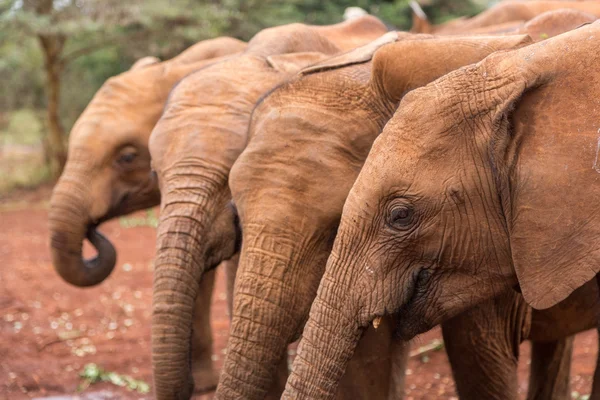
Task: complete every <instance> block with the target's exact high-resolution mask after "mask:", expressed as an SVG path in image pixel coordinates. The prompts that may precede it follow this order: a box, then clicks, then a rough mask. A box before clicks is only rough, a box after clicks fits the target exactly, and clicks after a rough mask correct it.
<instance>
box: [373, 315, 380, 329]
mask: <svg viewBox="0 0 600 400" xmlns="http://www.w3.org/2000/svg"><path fill="white" fill-rule="evenodd" d="M379 324H381V317H376V318H375V319H374V320H373V328H375V329H377V328H379Z"/></svg>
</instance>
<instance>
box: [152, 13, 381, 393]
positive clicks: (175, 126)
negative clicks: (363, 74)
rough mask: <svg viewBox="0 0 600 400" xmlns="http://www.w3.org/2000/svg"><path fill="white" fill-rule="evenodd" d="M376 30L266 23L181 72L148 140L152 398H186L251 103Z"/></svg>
mask: <svg viewBox="0 0 600 400" xmlns="http://www.w3.org/2000/svg"><path fill="white" fill-rule="evenodd" d="M384 32H385V26H384V25H383V24H381V22H379V21H378V20H376V19H375V18H373V17H364V18H361V19H358V20H353V21H351V22H348V23H345V24H340V25H333V26H329V27H310V26H306V25H302V24H292V25H285V26H280V27H276V28H271V29H266V30H264V31H262V32H260V33H259V34H257V35H256V36H255V37H254V38H253V39H252V40H251V42H250V43H249V45H248V49H247V50H246V51H245V52H244V53H242V54H240V55H239V56H236V57H234V58H231V59H229V60H226V61H223V62H220V63H218V64H215V65H213V66H210V67H207V68H205V69H202V70H200V71H198V72H196V73H194V74H192V75H190V76H188V77H186V78H185V79H184V80H183V81H182V82H181V83H180V84H179V85H178V86H177V87H176V88H175V90H174V91H173V92H172V94H171V96H170V99H169V102H168V103H167V106H166V108H165V112H164V114H163V115H162V117H161V119H160V121H159V122H158V124H157V125H156V128H155V129H154V131H153V133H152V136H151V139H150V152H151V154H152V163H153V168H154V169H155V171H156V173H157V175H158V180H159V185H160V188H161V193H162V198H161V216H160V222H159V227H158V232H157V255H156V260H155V280H154V305H153V319H152V323H153V327H152V353H153V368H154V381H155V390H156V396H157V398H158V399H173V398H176V399H187V398H189V397H190V394H191V392H192V381H191V379H190V376H189V347H190V342H189V337H190V335H191V332H192V324H191V322H192V316H193V315H194V313H195V310H194V301H193V299H194V298H195V297H196V296H197V295H198V290H199V288H198V282H199V281H200V279H201V278H202V276H203V274H204V273H205V272H206V271H209V270H210V269H212V268H214V267H215V266H216V265H217V264H219V263H220V262H221V261H223V260H226V259H228V258H230V257H232V256H233V255H234V254H235V253H236V252H237V250H238V248H239V241H240V240H241V234H240V232H239V231H238V225H237V215H236V213H235V211H234V208H233V207H232V206H231V204H230V201H231V194H230V191H229V187H228V185H227V182H228V177H229V170H230V168H231V166H232V165H233V163H234V161H235V160H236V158H237V157H238V155H239V154H240V152H241V151H242V150H243V148H244V147H245V146H246V142H247V136H246V135H247V129H248V121H249V118H250V114H251V111H252V108H253V106H254V104H255V103H256V101H258V99H259V98H260V97H261V96H262V95H263V94H264V93H265V92H267V91H268V90H270V89H271V88H272V87H274V86H275V85H277V84H278V83H280V82H282V81H283V80H285V79H287V78H288V77H290V76H291V75H292V74H293V73H295V72H296V71H298V70H299V69H300V68H302V67H304V66H306V65H309V64H312V63H314V62H316V61H319V60H321V59H322V58H324V57H326V56H328V55H332V54H335V53H338V52H340V51H342V50H347V49H348V48H349V47H350V46H354V45H355V43H366V42H368V41H370V40H373V39H374V38H376V37H378V36H380V35H381V34H383V33H384ZM286 369H287V368H286V366H285V365H283V369H282V370H283V371H284V372H285V373H287V371H285V370H286ZM236 387H237V384H236ZM278 390H279V393H280V392H281V391H282V390H283V387H280V388H279V389H278ZM217 396H219V394H218V393H217Z"/></svg>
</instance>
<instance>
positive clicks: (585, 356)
mask: <svg viewBox="0 0 600 400" xmlns="http://www.w3.org/2000/svg"><path fill="white" fill-rule="evenodd" d="M121 225H122V224H120V223H119V221H113V222H110V223H107V224H105V225H104V226H103V227H102V229H101V230H102V231H103V232H104V233H106V234H107V235H108V236H109V237H110V238H111V239H112V240H113V243H114V244H115V245H116V247H117V251H118V254H119V256H118V262H117V267H116V268H115V271H114V272H113V274H112V276H111V277H110V278H109V279H107V280H106V282H104V283H103V284H101V285H100V286H99V287H96V288H91V289H78V288H74V287H71V286H69V285H67V284H66V283H64V282H63V281H62V280H61V279H60V278H59V277H58V276H57V275H56V273H55V272H54V270H53V269H52V265H51V260H50V254H49V251H48V234H47V211H46V210H45V208H44V206H33V207H31V206H28V207H27V208H23V206H16V207H3V210H0V399H5V398H6V399H11V400H12V399H22V398H25V399H26V398H37V397H45V396H51V395H71V394H77V388H78V385H79V384H80V383H81V380H80V378H79V377H78V372H79V371H80V370H81V369H82V368H83V366H84V365H85V364H87V363H96V364H98V365H100V366H101V367H103V368H105V369H106V370H110V371H115V372H117V373H119V374H125V375H130V376H132V377H134V378H135V379H141V380H144V381H146V382H148V383H150V382H151V381H152V376H151V362H150V314H151V309H150V304H151V299H152V256H153V253H154V234H155V231H154V229H153V228H151V227H135V228H124V227H123V226H121ZM86 251H87V252H88V253H90V249H89V248H88V249H86ZM212 323H213V330H214V332H215V349H214V356H213V357H214V359H215V360H216V362H217V365H218V366H219V367H220V365H221V364H222V362H223V349H224V347H225V344H226V341H227V335H228V316H227V315H226V303H225V286H224V279H223V274H222V272H221V271H219V273H218V283H217V290H216V292H215V295H214V298H213V312H212ZM436 338H440V333H439V330H437V329H436V330H434V331H432V332H429V333H427V334H426V335H423V336H422V337H420V338H418V339H417V340H418V342H417V344H416V345H414V347H413V348H417V347H418V346H423V345H427V344H429V343H430V342H431V341H432V340H433V339H436ZM291 353H292V355H293V351H292V352H291ZM522 354H523V357H522V361H521V364H520V382H521V383H520V391H521V393H522V395H521V397H522V398H524V394H525V392H526V390H527V368H528V365H527V364H528V359H529V350H528V345H527V344H524V345H523V348H522ZM595 355H596V334H595V332H593V331H590V332H586V333H584V334H580V335H579V336H578V337H577V340H576V350H575V355H574V357H573V367H572V369H571V371H572V377H573V378H572V390H573V391H578V392H579V393H589V391H590V388H591V378H592V375H593V369H594V365H595ZM427 358H428V359H425V360H423V359H422V358H421V357H414V358H413V359H411V361H410V364H409V371H408V373H409V374H410V375H409V376H408V379H407V387H406V393H407V395H406V397H405V398H406V399H407V400H410V399H431V398H440V399H452V398H456V394H455V392H454V384H453V381H452V377H451V374H450V368H449V365H448V362H447V359H446V355H445V353H444V352H443V351H434V352H430V353H428V357H427ZM85 393H92V394H95V395H94V396H92V397H93V398H96V399H105V400H106V399H150V398H152V396H151V395H150V394H139V393H136V392H128V391H127V390H126V389H122V388H117V387H115V386H113V385H110V384H108V383H102V384H97V385H93V386H91V387H89V388H87V389H86V390H85V391H84V394H85ZM68 398H70V397H68ZM204 398H210V397H208V396H205V397H204Z"/></svg>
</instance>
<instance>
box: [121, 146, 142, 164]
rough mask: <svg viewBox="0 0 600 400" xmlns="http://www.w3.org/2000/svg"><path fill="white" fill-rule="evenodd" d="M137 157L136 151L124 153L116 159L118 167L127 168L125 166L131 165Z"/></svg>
mask: <svg viewBox="0 0 600 400" xmlns="http://www.w3.org/2000/svg"><path fill="white" fill-rule="evenodd" d="M137 155H138V154H137V152H136V151H131V150H129V151H124V152H122V153H121V154H120V155H119V157H118V158H117V162H118V163H119V164H120V165H123V166H127V165H129V164H131V163H132V162H133V161H135V159H136V158H137Z"/></svg>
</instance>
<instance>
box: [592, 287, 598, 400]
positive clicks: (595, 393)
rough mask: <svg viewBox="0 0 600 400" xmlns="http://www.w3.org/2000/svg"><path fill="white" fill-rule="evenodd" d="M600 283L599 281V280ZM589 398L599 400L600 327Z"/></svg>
mask: <svg viewBox="0 0 600 400" xmlns="http://www.w3.org/2000/svg"><path fill="white" fill-rule="evenodd" d="M599 283H600V282H599ZM590 400H600V327H599V328H598V354H597V355H596V371H595V372H594V383H593V385H592V393H591V395H590Z"/></svg>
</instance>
